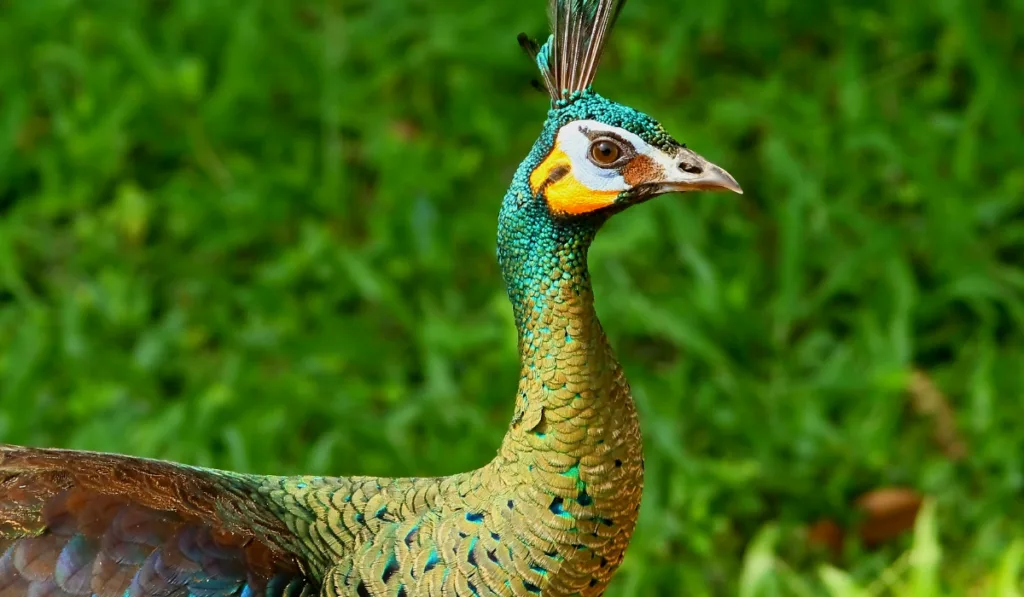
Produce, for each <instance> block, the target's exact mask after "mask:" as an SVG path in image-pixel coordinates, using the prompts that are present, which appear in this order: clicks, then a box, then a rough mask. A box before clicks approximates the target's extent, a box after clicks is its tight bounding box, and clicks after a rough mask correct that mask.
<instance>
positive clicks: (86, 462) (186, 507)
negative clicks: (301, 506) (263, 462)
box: [0, 445, 315, 597]
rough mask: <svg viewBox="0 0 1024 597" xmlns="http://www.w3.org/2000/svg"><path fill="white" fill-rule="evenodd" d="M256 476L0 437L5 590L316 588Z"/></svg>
mask: <svg viewBox="0 0 1024 597" xmlns="http://www.w3.org/2000/svg"><path fill="white" fill-rule="evenodd" d="M252 489H253V478H252V477H246V476H244V475H236V474H231V473H224V472H219V471H211V470H207V469H198V468H192V467H186V466H182V465H177V464H173V463H169V462H161V461H155V460H147V459H142V458H132V457H127V456H119V455H113V454H101V453H95V452H77V451H68V450H49V449H34V448H22V447H17V446H6V445H0V597H28V596H31V597H51V596H52V597H69V596H72V595H76V596H77V595H81V596H90V595H97V596H101V597H122V596H123V595H125V593H126V591H127V592H128V595H129V597H136V596H142V595H154V596H155V595H159V596H161V597H171V596H175V595H181V596H185V595H189V594H192V595H198V596H200V597H228V596H231V595H241V594H243V593H245V592H246V591H249V592H250V593H252V592H255V594H257V595H282V594H285V593H287V594H288V595H289V596H292V595H300V594H308V593H312V592H314V591H315V587H314V583H313V582H312V581H311V580H309V579H307V578H306V577H305V575H304V574H303V570H302V568H303V566H302V564H301V562H300V561H299V560H298V559H297V558H295V557H294V556H293V555H291V554H290V553H289V552H288V551H287V550H286V548H284V547H282V546H284V545H288V544H289V535H290V533H289V532H288V529H287V528H286V527H285V526H284V524H283V523H282V522H281V521H280V519H278V518H277V517H276V516H274V515H273V514H272V513H271V512H270V511H269V510H268V509H267V508H265V507H263V506H262V505H261V504H260V503H259V502H258V501H256V500H254V499H253V492H252Z"/></svg>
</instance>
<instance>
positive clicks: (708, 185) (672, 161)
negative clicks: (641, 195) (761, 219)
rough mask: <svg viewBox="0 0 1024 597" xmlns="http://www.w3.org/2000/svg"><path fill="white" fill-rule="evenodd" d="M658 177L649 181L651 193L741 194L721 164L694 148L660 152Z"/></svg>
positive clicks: (736, 183)
mask: <svg viewBox="0 0 1024 597" xmlns="http://www.w3.org/2000/svg"><path fill="white" fill-rule="evenodd" d="M660 157H661V159H659V160H658V161H659V162H661V166H662V173H661V177H660V178H661V180H657V181H652V184H651V185H650V186H651V187H653V192H654V193H655V194H660V193H672V192H685V191H732V192H734V193H739V194H741V195H742V194H743V189H742V188H740V185H739V183H738V182H736V179H735V178H733V177H732V175H731V174H729V173H728V172H726V171H725V168H722V167H721V166H717V165H715V164H712V163H711V162H709V161H708V160H706V159H704V158H703V157H701V156H700V155H699V154H698V153H696V152H695V151H692V150H690V149H687V148H686V147H680V148H679V149H678V150H677V151H676V153H675V155H669V154H667V153H665V154H662V156H660Z"/></svg>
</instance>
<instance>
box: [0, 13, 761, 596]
mask: <svg viewBox="0 0 1024 597" xmlns="http://www.w3.org/2000/svg"><path fill="white" fill-rule="evenodd" d="M623 3H624V0H550V7H549V12H550V19H551V28H552V32H553V33H552V34H551V35H550V36H549V37H548V39H547V41H546V42H545V43H544V44H543V45H539V44H538V43H537V42H535V41H533V40H531V39H529V38H527V37H525V36H523V35H520V37H519V42H520V44H521V45H522V46H523V48H524V49H525V50H526V52H527V53H528V54H529V55H530V56H531V58H533V60H534V61H535V62H536V63H537V65H538V66H539V67H540V73H541V77H540V81H538V82H537V86H538V87H540V88H542V90H545V91H546V92H547V93H548V94H549V95H550V98H551V107H550V110H549V111H548V113H547V119H546V121H545V122H544V125H543V128H542V129H541V132H540V136H539V138H538V139H537V141H536V143H535V144H534V145H533V148H532V150H531V151H530V152H529V155H527V157H526V159H525V160H524V161H523V162H522V164H521V165H520V166H519V168H518V170H517V171H516V173H515V175H514V178H513V180H512V184H511V186H510V188H509V189H508V192H507V193H506V195H505V197H504V201H503V202H502V205H501V209H500V213H499V217H498V243H497V245H498V251H497V256H498V262H499V264H500V267H501V272H502V275H503V277H504V281H505V284H506V287H507V291H508V297H509V300H510V301H511V303H512V307H513V311H514V316H515V323H516V326H517V328H518V338H519V341H518V342H519V352H520V357H521V366H522V368H521V376H520V380H519V388H518V391H517V393H516V399H515V410H514V413H513V417H512V421H511V424H510V426H509V429H508V431H507V433H506V435H505V437H504V440H503V441H502V443H501V447H500V448H499V450H498V452H497V455H496V456H495V458H494V459H493V460H492V461H491V462H490V463H488V464H486V465H485V466H483V467H482V468H480V469H478V470H474V471H470V472H467V473H462V474H457V475H453V476H450V477H434V478H373V477H314V476H298V477H296V476H261V475H253V474H241V473H233V472H227V471H220V470H211V469H205V468H197V467H191V466H186V465H182V464H175V463H170V462H163V461H157V460H148V459H141V458H133V457H129V456H120V455H112V454H101V453H94V452H79V451H67V450H57V449H37V448H25V447H18V446H6V445H5V446H0V553H2V554H3V555H2V557H0V597H93V596H95V597H144V596H145V597H235V596H237V597H307V596H311V595H315V594H319V595H322V596H324V597H334V596H342V595H346V596H347V595H353V596H359V597H366V596H372V597H421V596H442V595H446V596H456V595H458V596H463V597H481V596H487V595H503V596H509V595H518V596H524V597H535V596H538V595H543V596H545V597H556V596H563V595H564V596H568V595H578V596H584V595H585V596H593V595H601V594H602V593H603V592H604V590H605V588H606V586H607V585H608V582H609V581H610V580H611V578H612V575H613V574H614V572H615V570H616V568H617V567H618V566H619V564H620V563H621V561H622V558H623V554H624V552H625V550H626V547H627V545H628V544H629V541H630V537H631V535H632V533H633V529H634V526H635V523H636V520H637V513H638V510H639V507H640V495H641V491H642V487H643V470H644V461H643V454H642V442H641V436H640V427H639V424H638V421H637V414H636V410H635V407H634V403H633V400H632V398H631V396H630V389H629V385H628V383H627V382H626V378H625V376H624V375H623V372H622V369H621V367H620V366H619V364H618V362H617V360H616V358H615V355H614V353H613V351H612V349H611V347H610V346H609V344H608V341H607V339H606V337H605V334H604V332H603V331H602V328H601V324H600V323H599V322H598V319H597V316H596V314H595V311H594V297H593V292H592V290H591V283H590V278H589V274H588V272H587V263H586V261H587V250H588V247H589V246H590V244H591V241H592V240H593V239H594V236H595V234H596V233H597V231H598V229H599V228H600V227H601V225H602V223H604V222H605V221H606V220H607V219H608V218H609V217H610V216H612V215H613V214H616V213H618V212H620V211H622V210H624V209H626V208H627V207H629V206H631V205H635V204H637V203H640V202H643V201H646V200H648V199H650V198H652V197H654V196H656V195H660V194H663V193H669V192H677V191H693V190H730V191H734V192H737V193H739V192H742V191H741V190H740V187H739V185H738V184H737V183H736V181H735V180H734V179H733V178H732V177H731V176H730V175H729V174H728V173H727V172H726V171H725V170H723V169H722V168H720V167H718V166H716V165H714V164H712V163H710V162H708V161H707V160H705V159H704V158H702V157H701V156H700V155H698V154H696V153H694V152H693V151H692V150H690V149H687V148H686V146H685V145H683V144H681V143H678V142H677V141H675V140H674V139H673V138H672V137H671V136H670V135H669V134H668V133H667V132H666V131H665V130H664V128H663V127H662V126H661V125H660V124H659V123H658V122H656V121H655V120H654V119H652V118H651V117H650V116H647V115H646V114H643V113H641V112H638V111H637V110H634V109H632V108H630V107H628V106H624V105H621V104H618V103H615V102H613V101H610V100H607V99H605V98H603V97H601V96H600V95H598V94H597V93H595V92H594V91H593V90H592V88H591V83H592V81H593V78H594V74H595V70H596V68H597V65H598V61H599V59H600V57H601V52H602V48H603V47H604V45H605V40H606V37H607V35H608V33H609V31H610V30H611V28H612V25H613V23H614V22H615V20H616V17H617V16H618V14H619V12H620V10H621V8H622V5H623Z"/></svg>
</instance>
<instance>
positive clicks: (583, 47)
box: [519, 0, 626, 101]
mask: <svg viewBox="0 0 1024 597" xmlns="http://www.w3.org/2000/svg"><path fill="white" fill-rule="evenodd" d="M625 3H626V0H549V4H548V17H549V19H550V20H551V35H550V36H549V37H548V41H547V43H545V44H544V45H543V46H541V47H538V45H537V42H536V41H533V40H531V39H529V38H528V37H526V36H525V35H522V34H520V36H519V45H521V46H522V47H523V49H524V50H526V53H527V54H529V55H530V57H531V58H533V59H534V60H536V61H537V66H539V67H540V72H541V75H542V76H543V78H544V87H546V88H547V90H548V93H549V94H550V95H551V99H552V100H553V101H559V100H567V99H570V98H571V97H572V96H573V95H574V94H576V93H578V92H581V91H584V90H585V89H587V88H588V87H590V84H591V83H593V82H594V75H595V74H596V73H597V65H598V63H599V62H600V60H601V52H602V51H603V49H604V43H605V40H606V39H607V37H608V32H609V31H611V28H612V26H613V25H614V24H615V20H616V19H617V18H618V16H619V12H621V11H622V7H623V5H625Z"/></svg>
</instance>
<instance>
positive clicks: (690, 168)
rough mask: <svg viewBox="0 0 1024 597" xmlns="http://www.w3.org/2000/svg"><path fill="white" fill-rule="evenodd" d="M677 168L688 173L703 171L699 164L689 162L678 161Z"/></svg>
mask: <svg viewBox="0 0 1024 597" xmlns="http://www.w3.org/2000/svg"><path fill="white" fill-rule="evenodd" d="M679 169H680V170H682V171H683V172H687V173H689V174H700V173H701V172H703V171H704V170H703V169H702V168H701V167H700V166H698V165H696V164H691V163H689V162H679Z"/></svg>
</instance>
